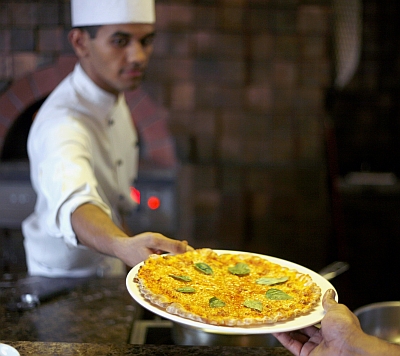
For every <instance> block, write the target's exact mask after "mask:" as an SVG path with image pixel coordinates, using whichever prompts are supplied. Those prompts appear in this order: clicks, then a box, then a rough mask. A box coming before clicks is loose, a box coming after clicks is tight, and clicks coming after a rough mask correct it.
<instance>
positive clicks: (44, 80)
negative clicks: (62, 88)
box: [32, 67, 61, 97]
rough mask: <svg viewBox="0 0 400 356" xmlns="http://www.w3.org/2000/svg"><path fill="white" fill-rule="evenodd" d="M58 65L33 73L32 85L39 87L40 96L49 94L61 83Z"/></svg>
mask: <svg viewBox="0 0 400 356" xmlns="http://www.w3.org/2000/svg"><path fill="white" fill-rule="evenodd" d="M60 81H61V78H60V75H59V72H58V71H57V67H49V68H45V69H42V70H38V71H36V72H34V73H33V74H32V86H33V87H34V88H37V89H38V94H39V95H40V97H45V96H47V95H48V94H49V93H50V92H52V91H53V90H54V88H55V87H56V86H57V85H58V84H59V83H60Z"/></svg>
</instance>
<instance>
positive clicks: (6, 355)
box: [0, 344, 20, 356]
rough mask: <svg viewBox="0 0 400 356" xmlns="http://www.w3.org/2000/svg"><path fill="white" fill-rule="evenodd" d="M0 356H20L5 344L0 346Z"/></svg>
mask: <svg viewBox="0 0 400 356" xmlns="http://www.w3.org/2000/svg"><path fill="white" fill-rule="evenodd" d="M0 355H1V356H20V354H19V352H18V351H17V350H16V349H14V348H13V347H12V346H10V345H7V344H0Z"/></svg>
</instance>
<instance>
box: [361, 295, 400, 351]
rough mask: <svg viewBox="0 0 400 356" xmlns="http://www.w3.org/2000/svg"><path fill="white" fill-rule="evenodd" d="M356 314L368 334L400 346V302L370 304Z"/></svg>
mask: <svg viewBox="0 0 400 356" xmlns="http://www.w3.org/2000/svg"><path fill="white" fill-rule="evenodd" d="M354 314H355V315H356V316H357V317H358V319H359V320H360V324H361V327H362V329H363V330H364V331H365V332H366V333H367V334H369V335H374V336H377V337H379V338H381V339H384V340H386V341H389V342H392V343H396V344H400V301H393V302H380V303H373V304H368V305H365V306H363V307H361V308H358V309H356V310H355V311H354Z"/></svg>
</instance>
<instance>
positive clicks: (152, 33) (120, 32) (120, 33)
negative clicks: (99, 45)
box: [111, 31, 156, 41]
mask: <svg viewBox="0 0 400 356" xmlns="http://www.w3.org/2000/svg"><path fill="white" fill-rule="evenodd" d="M155 35H156V33H155V31H153V32H150V33H148V34H145V35H144V36H143V37H142V38H140V39H139V41H143V40H144V39H147V38H149V37H154V36H155ZM111 37H135V36H134V35H132V34H131V33H129V32H123V31H117V32H114V33H113V34H112V35H111Z"/></svg>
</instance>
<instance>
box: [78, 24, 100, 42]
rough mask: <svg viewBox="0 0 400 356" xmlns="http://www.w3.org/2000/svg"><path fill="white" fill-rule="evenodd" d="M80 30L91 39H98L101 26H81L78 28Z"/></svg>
mask: <svg viewBox="0 0 400 356" xmlns="http://www.w3.org/2000/svg"><path fill="white" fill-rule="evenodd" d="M77 28H78V29H79V30H81V31H84V32H87V33H88V34H89V36H90V38H92V39H93V38H96V36H97V31H98V30H99V28H100V26H80V27H77Z"/></svg>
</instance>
